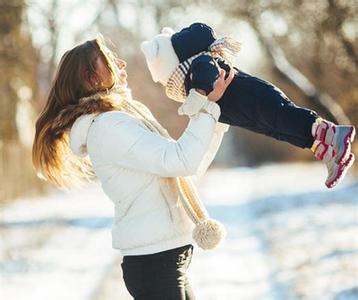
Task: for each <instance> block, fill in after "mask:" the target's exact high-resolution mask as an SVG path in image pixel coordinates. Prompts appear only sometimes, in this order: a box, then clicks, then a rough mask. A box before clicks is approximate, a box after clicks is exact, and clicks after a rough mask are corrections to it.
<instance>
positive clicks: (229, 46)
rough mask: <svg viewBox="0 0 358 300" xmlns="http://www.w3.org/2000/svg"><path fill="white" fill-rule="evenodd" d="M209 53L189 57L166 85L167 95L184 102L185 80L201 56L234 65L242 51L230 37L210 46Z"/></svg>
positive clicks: (237, 43) (185, 95) (218, 40)
mask: <svg viewBox="0 0 358 300" xmlns="http://www.w3.org/2000/svg"><path fill="white" fill-rule="evenodd" d="M208 50H209V51H203V52H200V53H198V54H196V55H194V56H192V57H189V58H188V59H186V60H185V61H183V62H182V63H180V64H179V65H178V67H177V68H176V69H175V71H174V72H173V73H172V74H171V75H170V77H169V79H168V82H167V84H166V85H165V93H166V95H167V96H168V97H169V98H170V99H172V100H175V101H177V102H184V101H185V99H186V97H187V94H186V90H185V84H184V82H185V78H186V76H187V75H188V73H189V70H190V66H191V63H192V62H193V60H194V59H195V58H197V57H198V56H200V55H209V56H211V57H213V58H215V57H220V58H222V59H224V60H225V61H226V62H227V63H228V64H229V65H233V63H232V62H233V60H234V58H235V56H236V55H237V53H238V52H239V51H240V43H239V42H237V41H235V40H233V39H232V38H229V37H223V38H220V39H217V40H216V41H215V42H214V43H212V44H211V45H210V46H209V49H208Z"/></svg>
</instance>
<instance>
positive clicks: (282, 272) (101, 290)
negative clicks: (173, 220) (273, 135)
mask: <svg viewBox="0 0 358 300" xmlns="http://www.w3.org/2000/svg"><path fill="white" fill-rule="evenodd" d="M324 178H325V170H324V167H323V166H322V165H320V164H285V165H268V166H263V167H259V168H237V169H223V170H218V169H217V170H211V171H209V172H208V174H207V175H206V176H205V177H204V178H202V179H201V180H200V181H199V182H198V185H199V190H200V192H201V195H202V198H203V199H204V201H205V202H206V205H207V207H208V209H209V212H210V214H211V215H212V217H214V218H216V219H219V220H221V221H222V222H223V223H224V224H225V225H226V227H227V229H228V237H227V239H226V241H225V242H224V243H223V244H222V245H221V246H220V247H219V248H218V249H217V250H215V251H211V252H205V251H202V250H200V249H198V248H196V250H195V252H194V257H193V261H192V265H191V267H190V271H189V275H190V279H191V282H192V285H193V288H194V291H195V292H196V296H197V299H198V300H216V299H220V300H221V299H223V300H238V299H240V300H251V299H252V300H256V299H259V300H261V299H262V300H266V299H267V300H269V299H272V300H291V299H292V300H295V299H297V300H298V299H309V300H321V299H322V300H323V299H324V300H329V299H332V300H353V299H358V206H357V204H358V201H357V200H358V179H357V178H354V177H353V176H348V177H347V178H346V180H345V181H344V182H343V183H342V184H341V185H339V186H338V187H337V188H335V189H333V190H327V189H326V188H325V187H324V186H323V184H322V183H323V181H324ZM111 218H112V204H111V202H110V201H109V200H108V199H107V198H106V196H105V195H104V194H103V193H102V191H101V190H100V187H99V186H98V184H93V185H91V186H90V187H88V188H86V189H85V190H82V191H76V192H71V193H70V194H67V193H63V192H59V191H56V192H54V193H52V194H51V195H49V196H48V197H45V198H38V199H20V200H19V201H17V202H15V203H13V204H11V205H8V206H6V207H3V208H2V209H1V210H0V299H6V300H25V299H26V300H32V299H33V300H45V299H46V300H47V299H51V300H57V299H61V300H62V299H66V300H72V299H73V300H111V299H121V300H127V299H128V300H129V299H131V297H130V296H129V295H128V293H127V291H126V289H125V286H124V284H123V281H122V279H121V276H122V274H121V270H120V262H121V256H120V255H119V253H118V252H117V251H115V250H113V249H111V237H110V226H111Z"/></svg>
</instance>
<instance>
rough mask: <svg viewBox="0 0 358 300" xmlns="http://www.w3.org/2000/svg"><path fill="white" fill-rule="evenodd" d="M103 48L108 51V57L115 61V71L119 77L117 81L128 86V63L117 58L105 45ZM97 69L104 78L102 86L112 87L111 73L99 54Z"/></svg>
mask: <svg viewBox="0 0 358 300" xmlns="http://www.w3.org/2000/svg"><path fill="white" fill-rule="evenodd" d="M103 50H104V51H105V52H106V55H107V57H109V59H111V60H112V61H113V66H114V71H115V74H116V77H117V79H116V83H117V84H119V85H123V86H127V72H126V70H125V68H126V66H127V63H126V62H125V61H124V60H122V59H120V58H116V57H115V56H114V55H113V54H112V52H111V51H110V50H109V49H108V48H106V47H105V46H103ZM96 71H97V73H98V74H99V75H100V77H101V79H102V86H103V87H104V88H110V87H112V86H113V80H112V76H111V73H110V71H109V70H108V68H107V66H106V64H105V62H104V61H103V59H102V57H100V56H98V58H97V61H96Z"/></svg>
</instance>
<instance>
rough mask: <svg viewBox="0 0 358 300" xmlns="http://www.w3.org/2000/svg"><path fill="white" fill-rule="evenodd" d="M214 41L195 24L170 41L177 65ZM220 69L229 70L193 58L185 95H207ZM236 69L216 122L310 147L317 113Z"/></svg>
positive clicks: (207, 30) (205, 58)
mask: <svg viewBox="0 0 358 300" xmlns="http://www.w3.org/2000/svg"><path fill="white" fill-rule="evenodd" d="M215 40H216V37H215V33H214V31H213V30H212V29H211V28H210V27H209V26H207V25H206V24H202V23H194V24H192V25H191V26H189V27H186V28H184V29H182V30H181V31H180V32H177V33H175V34H174V35H173V36H172V38H171V41H172V45H173V48H174V50H175V53H176V54H177V56H178V59H179V61H180V62H183V61H185V60H186V59H188V58H189V57H191V56H193V55H195V54H197V53H200V52H202V51H207V50H208V47H209V45H211V44H212V43H213V42H214V41H215ZM219 67H221V68H223V69H225V70H226V71H229V69H230V67H229V65H228V64H227V63H225V61H224V60H223V59H221V58H212V57H211V56H209V55H201V56H199V57H197V58H195V59H194V60H193V62H192V64H191V67H190V70H189V73H188V75H187V76H186V79H185V88H186V91H187V93H189V90H190V89H191V88H198V89H202V90H204V91H205V92H206V93H207V94H208V93H210V92H211V91H212V90H213V85H214V82H215V81H216V80H217V79H218V77H219V72H220V70H219ZM235 69H236V70H237V71H238V72H237V73H236V74H235V76H234V79H233V81H232V82H231V83H230V85H229V86H228V87H227V89H226V91H225V93H224V95H223V96H222V98H221V99H220V100H219V101H218V102H217V103H218V104H219V106H220V108H221V116H220V119H219V121H220V122H222V123H226V124H229V125H233V126H239V127H243V128H246V129H248V130H251V131H254V132H257V133H261V134H264V135H267V136H270V137H273V138H275V139H277V140H281V141H286V142H288V143H290V144H293V145H295V146H298V147H301V148H310V147H311V146H312V144H313V141H314V139H313V137H312V134H311V128H312V124H313V123H314V122H315V120H316V118H317V117H318V116H317V114H316V112H314V111H312V110H309V109H306V108H303V107H299V106H297V105H295V104H294V103H293V102H292V101H291V100H290V99H289V98H288V97H287V96H286V95H285V94H284V93H283V92H282V91H281V90H280V89H279V88H277V87H276V86H274V85H273V84H272V83H270V82H268V81H265V80H263V79H260V78H257V77H254V76H251V75H249V74H247V73H245V72H243V71H241V70H238V69H237V68H235ZM190 74H192V78H190ZM227 74H228V72H227Z"/></svg>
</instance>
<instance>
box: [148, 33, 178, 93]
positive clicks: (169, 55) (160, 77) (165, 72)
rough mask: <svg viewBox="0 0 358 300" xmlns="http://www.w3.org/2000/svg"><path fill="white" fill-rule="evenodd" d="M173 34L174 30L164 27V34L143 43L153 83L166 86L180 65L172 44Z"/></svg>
mask: <svg viewBox="0 0 358 300" xmlns="http://www.w3.org/2000/svg"><path fill="white" fill-rule="evenodd" d="M173 34H174V30H173V29H171V28H170V27H164V28H163V29H162V32H161V33H160V34H157V35H156V36H154V37H153V38H152V39H151V40H150V41H144V42H142V43H141V50H142V52H143V53H144V56H145V59H146V61H147V65H148V68H149V71H150V74H151V75H152V78H153V81H154V82H160V83H161V84H163V85H164V86H165V85H166V84H167V81H168V79H169V77H170V75H171V74H172V73H173V72H174V70H175V69H176V68H177V67H178V65H179V59H178V57H177V55H176V53H175V51H174V48H173V45H172V42H171V36H172V35H173Z"/></svg>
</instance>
